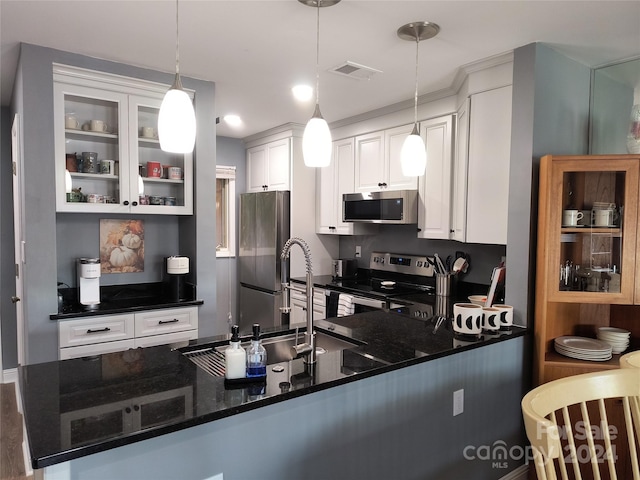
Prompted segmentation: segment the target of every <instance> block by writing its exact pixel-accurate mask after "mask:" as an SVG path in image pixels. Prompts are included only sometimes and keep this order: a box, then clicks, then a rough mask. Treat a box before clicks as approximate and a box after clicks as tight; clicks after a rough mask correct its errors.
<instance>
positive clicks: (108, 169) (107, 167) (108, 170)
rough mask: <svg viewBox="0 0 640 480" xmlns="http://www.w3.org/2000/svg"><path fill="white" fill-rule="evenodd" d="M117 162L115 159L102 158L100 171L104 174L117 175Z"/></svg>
mask: <svg viewBox="0 0 640 480" xmlns="http://www.w3.org/2000/svg"><path fill="white" fill-rule="evenodd" d="M115 165H116V162H115V161H113V160H100V173H102V174H103V175H115V173H116V172H115Z"/></svg>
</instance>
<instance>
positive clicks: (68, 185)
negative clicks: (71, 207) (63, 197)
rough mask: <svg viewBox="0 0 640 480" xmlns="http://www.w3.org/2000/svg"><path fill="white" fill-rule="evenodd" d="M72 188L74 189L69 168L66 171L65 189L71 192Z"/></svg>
mask: <svg viewBox="0 0 640 480" xmlns="http://www.w3.org/2000/svg"><path fill="white" fill-rule="evenodd" d="M72 190H73V182H72V180H71V174H70V173H69V170H65V171H64V191H65V192H66V193H71V191H72Z"/></svg>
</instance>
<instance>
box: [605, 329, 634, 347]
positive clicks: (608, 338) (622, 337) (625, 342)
mask: <svg viewBox="0 0 640 480" xmlns="http://www.w3.org/2000/svg"><path fill="white" fill-rule="evenodd" d="M630 338H631V332H630V331H629V330H625V329H623V328H616V327H600V328H598V340H602V341H603V342H607V343H608V344H609V345H611V351H612V352H613V353H622V352H624V351H625V350H626V349H627V348H629V340H630Z"/></svg>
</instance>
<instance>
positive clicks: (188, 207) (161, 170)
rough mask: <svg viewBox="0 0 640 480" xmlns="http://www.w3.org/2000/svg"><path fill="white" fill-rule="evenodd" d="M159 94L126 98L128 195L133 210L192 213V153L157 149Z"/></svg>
mask: <svg viewBox="0 0 640 480" xmlns="http://www.w3.org/2000/svg"><path fill="white" fill-rule="evenodd" d="M161 103H162V99H161V98H150V97H142V96H135V95H132V96H130V98H129V111H130V118H131V123H130V129H129V137H130V138H131V165H130V168H129V175H130V176H131V178H132V179H135V181H132V182H131V186H130V188H131V192H130V196H131V198H132V199H135V200H137V201H138V206H137V207H136V208H135V209H132V211H133V212H136V213H164V214H191V213H193V204H192V198H193V194H192V185H193V181H192V155H191V154H177V153H169V152H165V151H163V150H161V149H160V141H159V140H158V113H159V111H160V104H161Z"/></svg>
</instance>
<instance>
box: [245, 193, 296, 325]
mask: <svg viewBox="0 0 640 480" xmlns="http://www.w3.org/2000/svg"><path fill="white" fill-rule="evenodd" d="M289 208H290V207H289V192H288V191H272V192H258V193H244V194H242V195H240V248H239V259H240V272H239V277H240V315H239V317H240V321H239V325H240V331H241V332H250V331H251V325H253V324H254V323H259V324H260V326H261V327H263V328H267V327H272V326H275V325H280V324H281V320H280V319H281V315H280V307H281V306H282V287H281V285H280V265H281V263H280V253H281V252H282V247H283V246H284V244H285V242H286V241H287V240H288V239H289Z"/></svg>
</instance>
